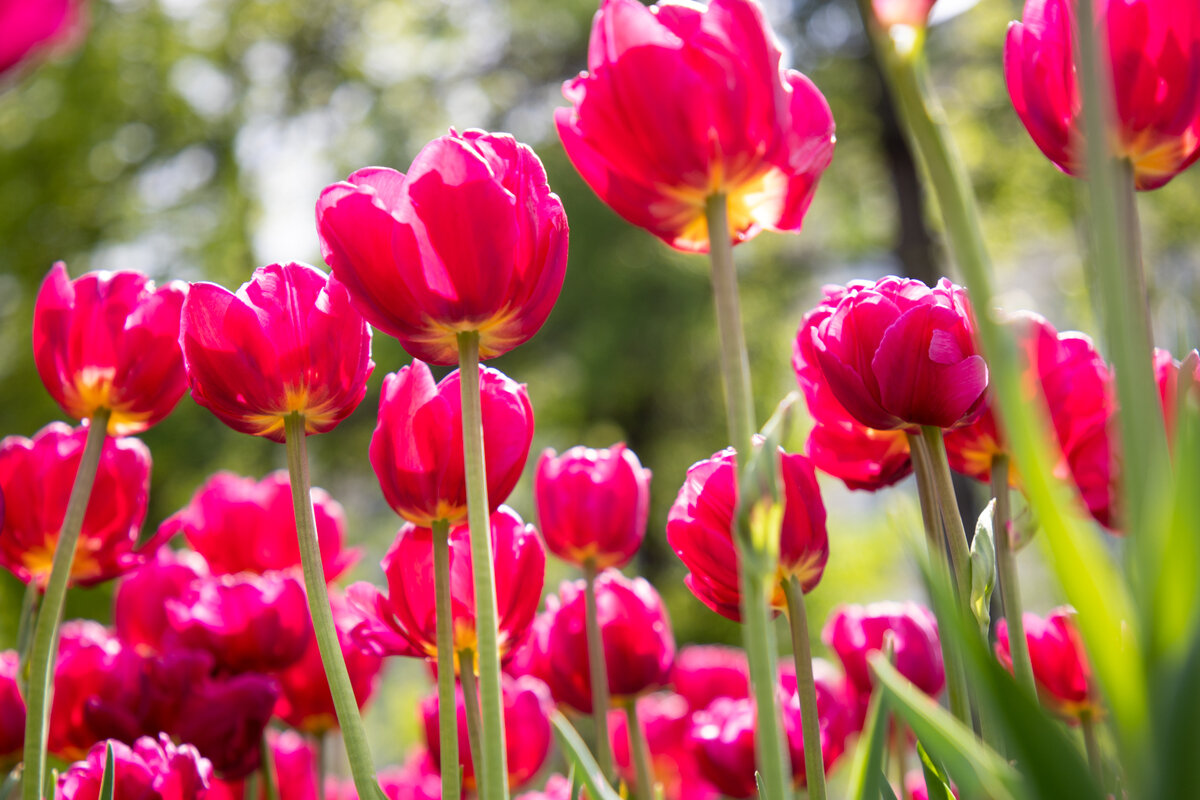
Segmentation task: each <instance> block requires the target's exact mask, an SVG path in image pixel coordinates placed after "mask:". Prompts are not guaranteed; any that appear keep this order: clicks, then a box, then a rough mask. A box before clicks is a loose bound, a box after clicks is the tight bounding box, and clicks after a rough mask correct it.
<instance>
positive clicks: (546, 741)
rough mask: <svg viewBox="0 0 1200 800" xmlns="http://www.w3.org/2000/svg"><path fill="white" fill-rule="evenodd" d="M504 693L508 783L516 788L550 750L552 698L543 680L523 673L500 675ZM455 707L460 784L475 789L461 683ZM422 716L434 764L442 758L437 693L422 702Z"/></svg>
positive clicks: (540, 763) (540, 765)
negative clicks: (517, 676)
mask: <svg viewBox="0 0 1200 800" xmlns="http://www.w3.org/2000/svg"><path fill="white" fill-rule="evenodd" d="M501 689H502V694H503V696H504V741H505V744H506V749H507V751H508V785H509V788H512V789H516V788H519V787H521V786H523V785H524V784H526V783H528V782H529V779H530V778H532V777H533V776H534V775H536V774H537V773H538V771H539V770H540V769H541V768H542V765H543V764H545V763H546V758H547V756H549V754H550V743H551V742H552V741H553V739H554V736H553V733H552V731H551V728H550V713H551V712H552V711H553V710H554V701H553V700H552V699H551V697H550V692H549V690H548V689H547V688H546V684H544V683H542V682H541V681H539V680H538V679H537V678H533V677H530V676H525V677H522V678H510V677H508V676H507V675H505V676H503V679H502V686H501ZM455 700H456V708H457V710H458V727H457V730H458V761H459V763H460V764H461V765H462V768H463V786H464V788H465V789H467V790H468V791H473V790H474V789H475V766H474V764H473V763H472V761H471V750H470V746H469V744H468V740H467V707H466V704H465V703H464V701H463V693H462V687H461V686H460V687H458V690H457V691H456V693H455ZM421 716H422V718H423V719H424V722H425V741H426V743H427V744H428V746H429V754H430V757H431V760H432V761H433V763H434V764H440V763H441V758H442V752H441V740H440V738H439V737H438V696H437V694H433V695H430V696H429V697H427V698H426V699H425V700H424V701H423V702H422V703H421Z"/></svg>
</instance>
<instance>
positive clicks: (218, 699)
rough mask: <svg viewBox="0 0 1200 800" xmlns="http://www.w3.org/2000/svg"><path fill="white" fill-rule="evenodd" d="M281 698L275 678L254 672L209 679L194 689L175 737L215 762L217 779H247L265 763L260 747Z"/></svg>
mask: <svg viewBox="0 0 1200 800" xmlns="http://www.w3.org/2000/svg"><path fill="white" fill-rule="evenodd" d="M278 694H279V686H278V684H276V682H275V681H274V680H272V679H271V678H268V677H267V676H266V675H260V674H258V673H255V672H247V673H244V674H242V675H232V676H229V677H221V678H213V679H210V680H205V681H203V682H201V683H199V684H197V685H194V686H193V687H192V689H191V692H190V693H189V694H188V696H187V700H186V701H185V702H184V704H183V706H182V708H181V711H180V715H179V722H178V724H177V725H176V727H175V731H174V733H175V735H176V737H177V738H178V739H180V740H181V741H184V742H190V743H192V744H194V745H195V746H196V749H197V750H199V751H200V752H201V753H202V754H203V755H204V757H205V758H207V759H209V760H210V761H212V764H213V769H214V770H216V772H217V775H218V776H220V777H222V778H226V779H236V778H241V777H245V776H246V775H249V774H250V773H251V772H253V771H254V770H256V769H258V766H259V763H260V762H261V756H262V753H261V749H262V748H261V747H260V743H261V742H262V738H263V731H265V730H266V727H267V723H268V722H270V720H271V710H272V709H273V708H274V707H275V701H276V697H277V696H278Z"/></svg>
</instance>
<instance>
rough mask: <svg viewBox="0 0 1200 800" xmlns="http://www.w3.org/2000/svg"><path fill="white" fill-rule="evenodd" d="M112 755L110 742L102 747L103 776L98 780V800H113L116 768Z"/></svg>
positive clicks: (114, 758)
mask: <svg viewBox="0 0 1200 800" xmlns="http://www.w3.org/2000/svg"><path fill="white" fill-rule="evenodd" d="M115 761H116V757H115V756H114V755H113V748H112V740H111V739H109V740H108V743H107V744H105V746H104V775H103V776H102V777H101V778H100V800H113V791H114V788H115V787H114V784H115V783H116V776H117V766H116V763H115Z"/></svg>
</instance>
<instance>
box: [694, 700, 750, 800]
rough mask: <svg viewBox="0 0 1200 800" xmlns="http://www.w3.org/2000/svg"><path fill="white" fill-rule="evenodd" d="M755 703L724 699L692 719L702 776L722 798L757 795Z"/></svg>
mask: <svg viewBox="0 0 1200 800" xmlns="http://www.w3.org/2000/svg"><path fill="white" fill-rule="evenodd" d="M757 722H758V720H757V715H756V714H755V713H754V703H753V701H752V700H750V699H748V698H742V699H739V700H734V699H732V698H729V697H721V698H718V699H716V700H714V701H713V702H712V704H711V705H709V706H708V708H705V709H703V710H701V711H697V712H696V713H695V714H694V715H693V716H692V731H691V737H692V747H693V752H694V753H695V755H696V761H697V763H698V764H699V766H700V774H701V775H703V776H704V778H705V779H706V780H707V781H709V782H710V783H711V784H712V785H713V786H715V787H716V788H717V789H718V791H719V792H720V793H721V794H722V795H727V796H728V797H732V798H749V797H754V796H755V795H756V794H757V793H758V788H757V784H756V782H755V780H754V772H755V769H756V765H755V757H754V745H755V741H754V737H755V729H756V727H757Z"/></svg>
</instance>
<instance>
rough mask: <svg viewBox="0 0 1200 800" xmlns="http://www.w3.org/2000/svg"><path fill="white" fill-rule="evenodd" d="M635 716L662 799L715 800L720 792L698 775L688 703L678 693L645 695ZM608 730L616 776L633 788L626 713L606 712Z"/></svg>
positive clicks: (635, 771)
mask: <svg viewBox="0 0 1200 800" xmlns="http://www.w3.org/2000/svg"><path fill="white" fill-rule="evenodd" d="M637 717H638V723H639V724H640V725H641V726H642V730H643V732H644V734H645V736H646V747H647V749H648V750H649V751H650V766H651V769H652V770H653V771H654V772H653V776H652V777H653V778H654V783H656V784H657V785H659V786H661V787H662V797H663V800H718V798H719V797H720V793H719V792H718V791H717V789H716V787H714V786H713V785H712V784H711V783H709V782H708V780H707V779H705V778H704V776H703V775H702V774H701V773H700V765H699V763H697V760H696V754H695V753H694V752H693V748H692V741H691V730H692V713H691V708H689V704H688V701H687V700H686V699H685V698H683V697H681V696H680V695H677V694H668V693H664V692H655V693H654V694H648V695H646V696H645V697H641V698H639V699H638V701H637ZM608 731H609V738H610V739H611V741H612V751H613V759H614V761H615V762H616V766H617V774H618V775H619V776H620V777H621V779H622V780H624V781H625V783H626V784H627V785H629V786H634V787H636V785H637V770H636V769H635V768H634V754H633V753H632V752H631V747H630V744H629V722H628V718H627V716H626V714H625V712H623V711H619V710H614V711H610V712H609V715H608Z"/></svg>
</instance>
